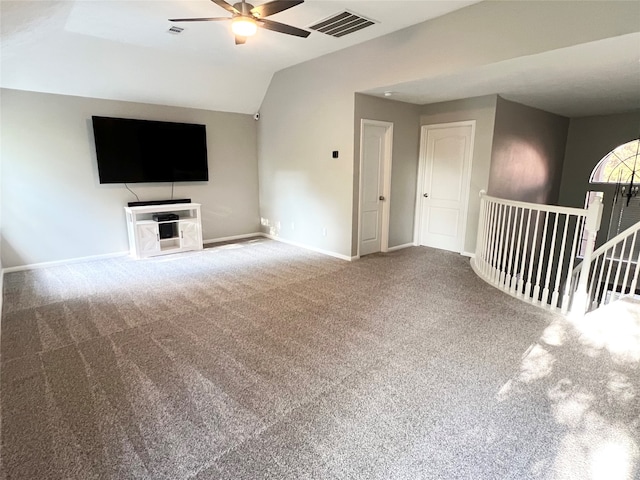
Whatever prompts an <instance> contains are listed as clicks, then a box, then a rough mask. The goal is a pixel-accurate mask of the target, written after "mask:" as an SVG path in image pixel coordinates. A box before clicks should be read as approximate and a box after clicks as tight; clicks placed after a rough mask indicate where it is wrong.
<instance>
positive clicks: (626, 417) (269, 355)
mask: <svg viewBox="0 0 640 480" xmlns="http://www.w3.org/2000/svg"><path fill="white" fill-rule="evenodd" d="M4 284H5V287H4V306H3V314H2V332H1V337H0V340H1V349H0V354H1V365H0V379H1V382H0V397H1V398H0V400H1V408H2V411H1V421H2V443H1V446H2V450H1V452H0V453H1V456H2V473H3V476H4V478H7V479H58V478H59V479H83V480H85V479H86V480H88V479H172V480H177V479H198V480H204V479H233V480H240V479H412V480H413V479H474V480H478V479H528V478H531V479H581V480H582V479H588V478H594V479H598V478H607V479H608V480H612V479H632V478H634V476H635V478H638V475H640V470H639V469H638V464H639V456H640V455H639V449H638V445H639V444H640V435H639V428H640V420H639V414H640V321H639V320H638V317H637V315H636V314H635V313H634V312H635V310H634V308H632V307H635V305H629V308H628V311H626V310H625V312H626V313H624V312H623V313H620V312H621V311H622V310H624V308H621V307H619V306H618V307H616V308H618V310H617V311H616V312H615V315H607V313H606V312H604V313H602V312H600V314H599V315H600V317H601V318H600V317H599V318H592V319H591V320H589V321H586V322H582V323H580V324H573V323H571V322H569V321H567V320H565V319H563V318H561V317H559V316H556V315H553V314H551V313H547V312H544V311H542V310H539V309H537V308H535V307H532V306H529V305H526V304H524V303H522V302H520V301H519V300H516V299H513V298H511V297H509V296H507V295H505V294H503V293H501V292H499V291H498V290H496V289H494V288H493V287H490V286H489V285H487V284H485V283H484V282H482V281H481V280H480V279H478V278H477V277H476V276H475V275H474V274H473V272H472V271H471V268H470V267H469V262H468V259H466V258H464V257H461V256H459V255H455V254H451V253H447V252H442V251H437V250H432V249H428V248H423V247H419V248H410V249H406V250H402V251H398V252H394V253H390V254H379V255H372V256H369V257H366V258H364V259H362V260H360V261H356V262H352V263H347V262H343V261H340V260H336V259H332V258H329V257H325V256H321V255H319V254H315V253H310V252H308V251H304V250H301V249H298V248H295V247H292V246H288V245H285V244H281V243H277V242H273V241H270V240H265V239H256V240H253V241H248V242H241V243H237V244H230V245H224V246H219V247H216V248H208V249H205V250H204V251H202V252H190V253H185V254H180V255H173V256H167V257H156V258H152V259H147V260H143V261H134V260H130V259H127V258H117V259H110V260H104V261H96V262H87V263H78V264H73V265H65V266H59V267H52V268H47V269H42V270H33V271H26V272H15V273H11V274H8V275H6V277H5V281H4ZM612 317H615V319H617V322H612V321H610V320H611V318H612Z"/></svg>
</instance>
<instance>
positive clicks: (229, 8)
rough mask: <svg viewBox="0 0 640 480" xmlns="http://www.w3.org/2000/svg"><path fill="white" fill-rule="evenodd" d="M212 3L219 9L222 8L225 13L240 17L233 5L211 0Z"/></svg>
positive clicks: (220, 0)
mask: <svg viewBox="0 0 640 480" xmlns="http://www.w3.org/2000/svg"><path fill="white" fill-rule="evenodd" d="M211 1H212V2H213V3H215V4H216V5H218V6H219V7H222V8H224V9H225V10H226V11H227V12H230V13H233V14H234V15H240V13H241V12H239V11H238V10H237V9H236V8H235V7H234V6H233V5H230V4H228V3H227V2H225V1H224V0H211Z"/></svg>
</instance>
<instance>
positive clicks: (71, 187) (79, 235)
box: [0, 89, 259, 268]
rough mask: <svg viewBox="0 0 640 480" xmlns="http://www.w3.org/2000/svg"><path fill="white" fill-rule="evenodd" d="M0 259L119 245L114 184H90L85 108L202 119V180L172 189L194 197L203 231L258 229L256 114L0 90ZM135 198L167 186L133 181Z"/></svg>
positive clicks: (122, 192) (126, 197) (159, 193)
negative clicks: (205, 162)
mask: <svg viewBox="0 0 640 480" xmlns="http://www.w3.org/2000/svg"><path fill="white" fill-rule="evenodd" d="M0 106H1V109H2V118H1V123H0V128H1V134H2V147H1V154H2V156H1V162H2V165H1V168H2V177H1V186H0V187H1V213H0V215H1V218H2V238H1V243H2V265H3V267H5V268H7V267H14V266H19V265H26V264H33V263H40V262H49V261H57V260H64V259H70V258H78V257H85V256H92V255H101V254H110V253H115V252H122V251H126V250H127V248H128V246H127V233H126V225H125V216H124V211H123V207H124V206H126V204H127V202H129V201H132V200H135V197H133V195H131V194H130V193H129V192H128V191H127V190H126V189H125V188H124V186H123V185H100V184H99V182H98V172H97V164H96V157H95V148H94V144H93V130H92V127H91V116H92V115H104V116H112V117H118V116H121V117H127V118H142V119H149V120H164V121H176V122H190V123H202V124H205V125H206V126H207V149H208V154H209V178H210V180H209V182H198V183H179V184H176V186H175V192H174V197H175V198H180V197H190V198H191V199H192V200H193V201H194V202H197V203H201V204H202V215H203V218H202V221H203V238H204V239H215V238H220V237H226V236H232V235H239V234H246V233H253V232H257V231H259V230H258V229H259V214H258V175H257V152H256V144H257V139H256V134H257V129H256V122H255V121H254V120H253V118H252V117H251V116H250V115H242V114H230V113H221V112H211V111H205V110H195V109H187V108H175V107H163V106H157V105H147V104H139V103H129V102H119V101H108V100H97V99H88V98H81V97H70V96H63V95H50V94H41V93H31V92H23V91H17V90H7V89H3V90H2V91H1V103H0ZM130 187H131V188H132V189H133V190H134V191H135V192H136V193H137V194H138V196H139V197H140V199H142V200H154V199H167V198H170V195H171V184H168V183H163V184H157V185H152V184H133V185H130Z"/></svg>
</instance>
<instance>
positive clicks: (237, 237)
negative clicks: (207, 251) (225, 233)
mask: <svg viewBox="0 0 640 480" xmlns="http://www.w3.org/2000/svg"><path fill="white" fill-rule="evenodd" d="M251 237H264V233H262V232H255V233H243V234H242V235H231V236H230V237H219V238H211V239H209V240H203V241H202V243H204V244H205V245H208V244H210V243H220V242H231V241H233V240H242V239H243V238H251Z"/></svg>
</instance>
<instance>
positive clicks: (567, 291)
mask: <svg viewBox="0 0 640 480" xmlns="http://www.w3.org/2000/svg"><path fill="white" fill-rule="evenodd" d="M583 223H584V217H576V227H575V230H574V232H573V245H572V246H571V257H570V258H569V269H568V270H567V281H566V282H565V287H564V295H563V296H562V313H567V312H568V311H569V303H570V300H571V293H572V292H571V287H572V285H574V282H573V263H574V261H575V259H576V249H577V248H578V238H580V237H579V234H580V232H582V224H583Z"/></svg>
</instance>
